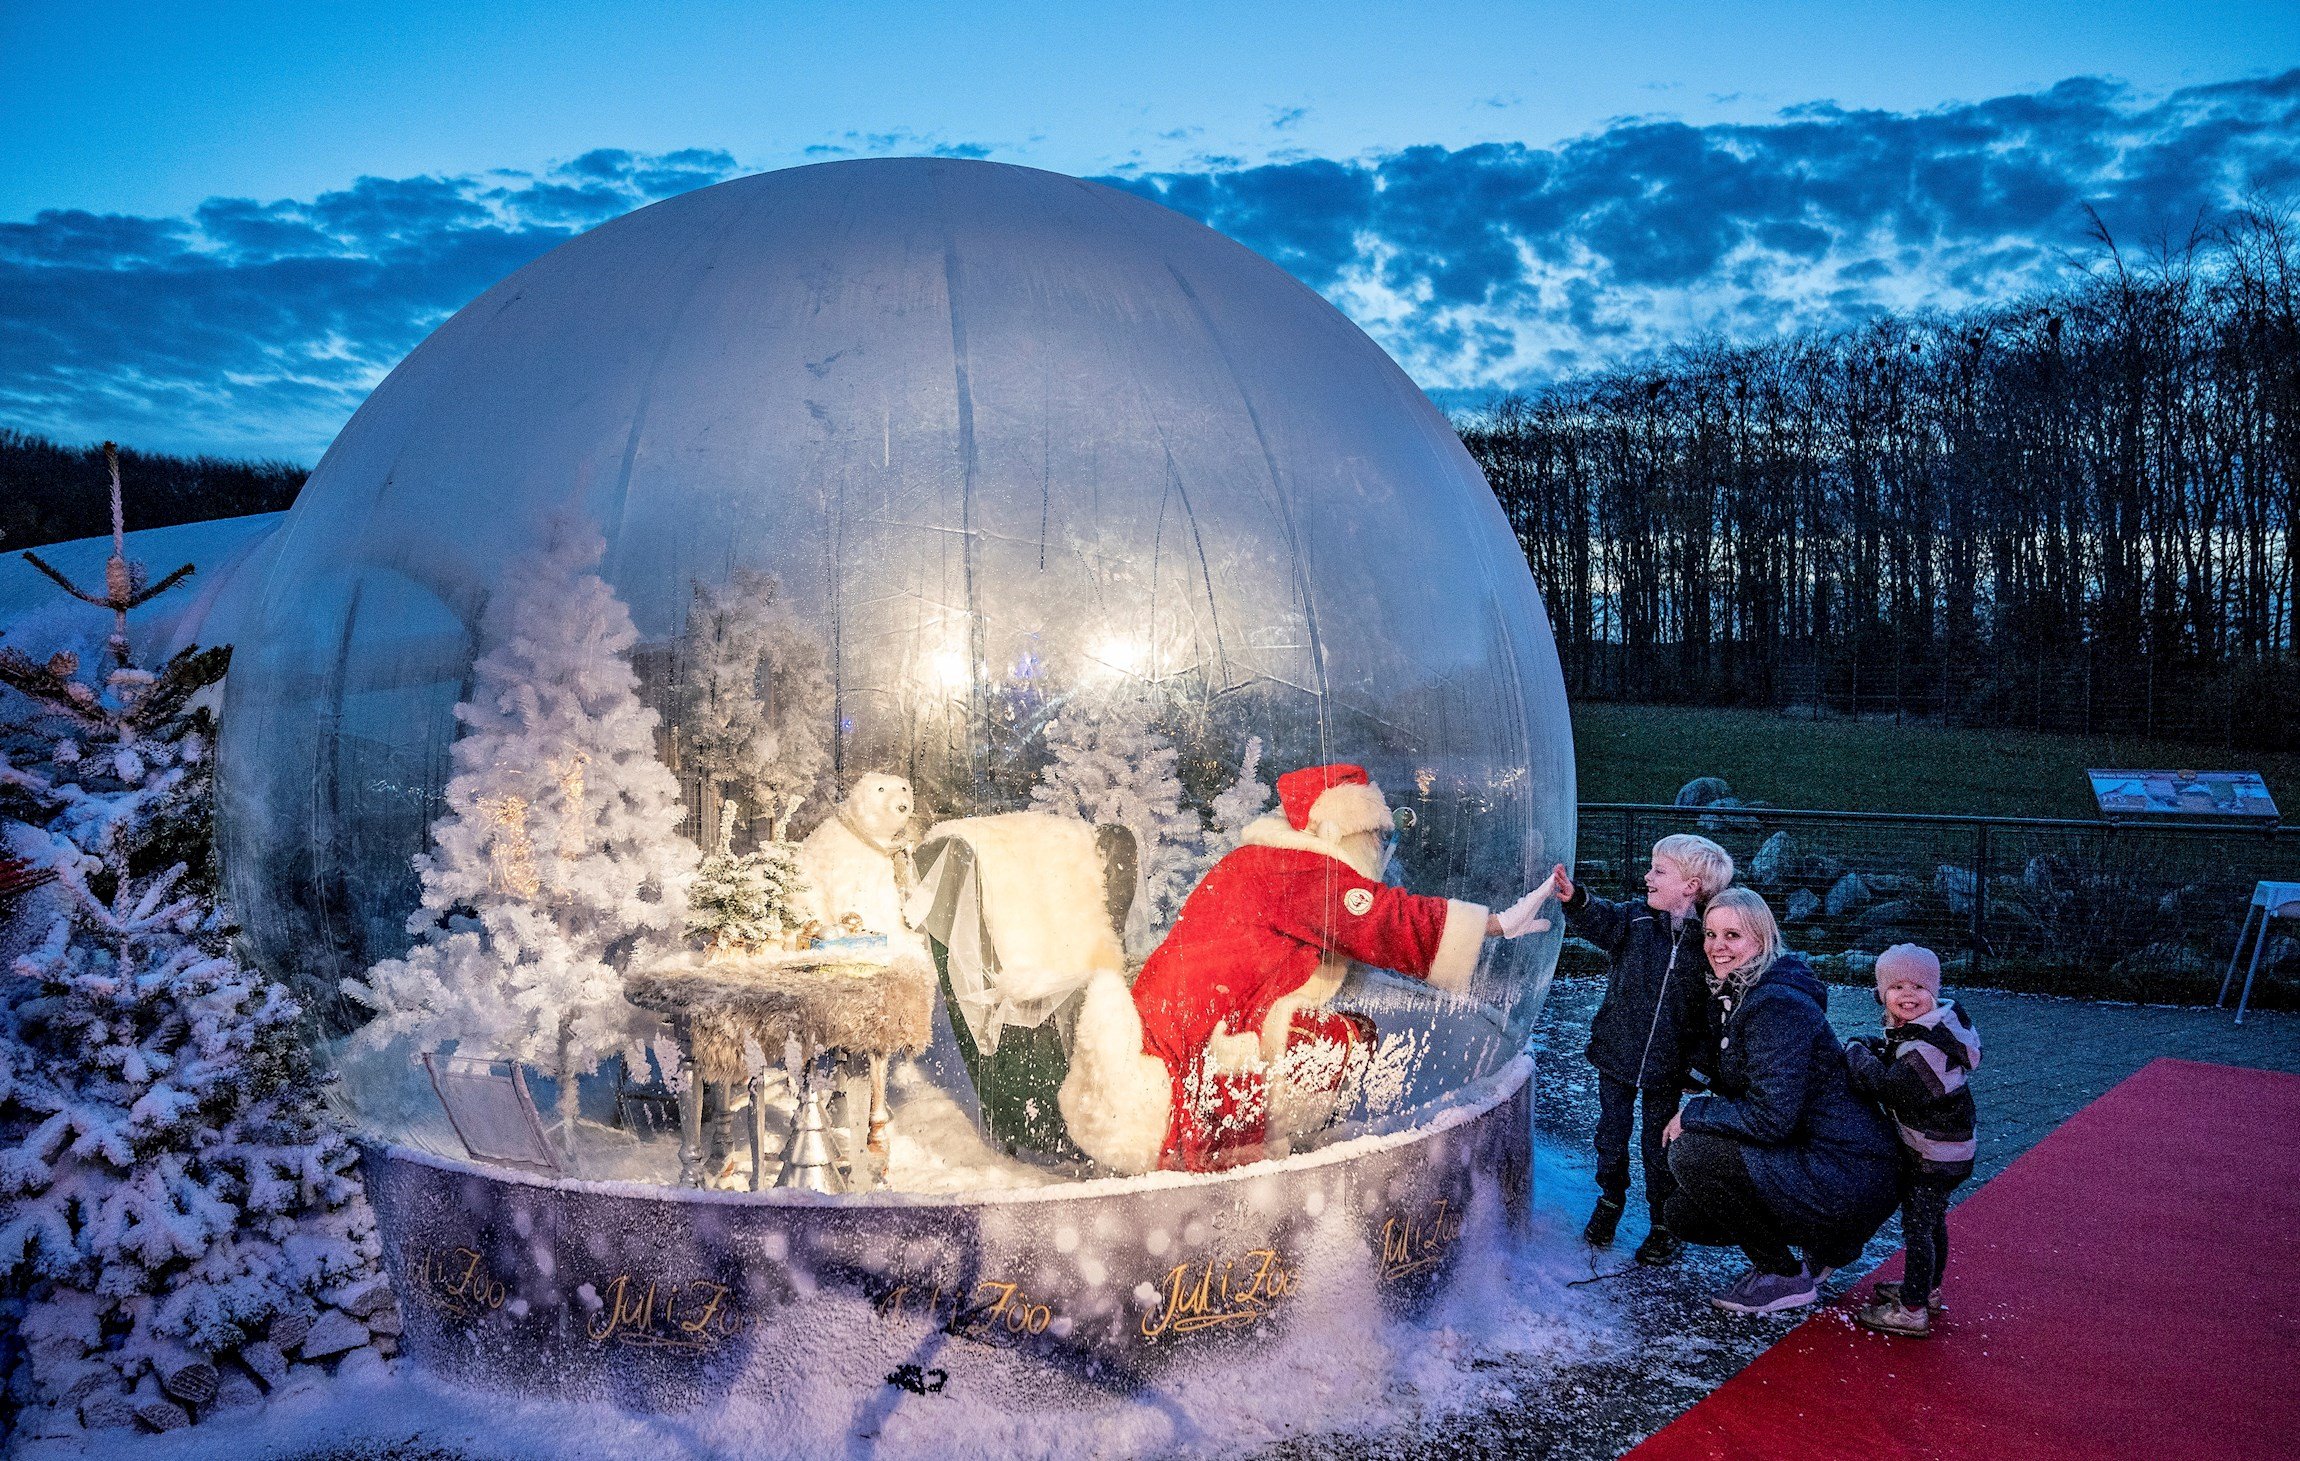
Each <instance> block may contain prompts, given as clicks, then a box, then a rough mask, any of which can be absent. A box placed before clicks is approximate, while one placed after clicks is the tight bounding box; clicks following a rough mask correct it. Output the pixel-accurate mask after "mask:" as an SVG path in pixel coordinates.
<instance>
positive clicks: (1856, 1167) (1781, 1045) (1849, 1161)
mask: <svg viewBox="0 0 2300 1461" xmlns="http://www.w3.org/2000/svg"><path fill="white" fill-rule="evenodd" d="M1828 1001H1829V991H1828V988H1827V986H1825V985H1823V984H1822V983H1821V981H1820V980H1818V979H1815V978H1814V977H1813V973H1812V970H1811V969H1809V968H1808V967H1807V966H1806V964H1805V961H1804V960H1803V959H1801V958H1799V957H1797V956H1796V955H1795V954H1783V955H1782V956H1781V957H1780V958H1779V959H1777V960H1775V961H1774V964H1773V967H1772V968H1770V969H1768V970H1766V971H1765V975H1764V977H1763V978H1761V979H1759V980H1758V981H1757V983H1756V985H1755V986H1754V987H1752V988H1751V989H1750V990H1749V992H1748V993H1747V994H1746V995H1744V996H1743V997H1742V998H1741V1000H1740V1001H1739V1003H1738V1005H1737V1006H1735V1007H1734V1008H1733V1009H1732V1010H1731V1011H1730V1013H1728V1014H1727V1015H1726V1017H1725V1022H1724V1028H1723V1031H1722V1039H1721V1041H1720V1044H1719V1048H1718V1050H1717V1052H1716V1055H1715V1060H1716V1078H1715V1081H1714V1083H1713V1086H1712V1091H1713V1094H1709V1095H1702V1096H1695V1097H1694V1098H1693V1099H1692V1100H1691V1101H1689V1102H1687V1103H1686V1105H1685V1113H1684V1115H1685V1129H1686V1130H1687V1131H1706V1132H1712V1133H1715V1134H1716V1135H1718V1136H1725V1137H1731V1138H1732V1139H1733V1140H1735V1141H1738V1142H1740V1143H1741V1144H1742V1152H1743V1155H1744V1156H1745V1158H1746V1159H1747V1161H1748V1165H1749V1177H1750V1180H1751V1181H1752V1182H1754V1183H1755V1184H1756V1185H1757V1190H1758V1191H1759V1192H1760V1193H1762V1194H1763V1195H1764V1197H1765V1200H1766V1202H1767V1203H1768V1204H1769V1205H1770V1206H1771V1207H1772V1209H1773V1211H1774V1213H1775V1215H1776V1216H1778V1217H1779V1218H1780V1219H1781V1220H1782V1223H1783V1225H1784V1226H1785V1227H1786V1228H1787V1229H1788V1230H1789V1231H1790V1232H1791V1233H1792V1234H1793V1235H1794V1236H1795V1237H1796V1239H1797V1241H1799V1242H1800V1243H1836V1242H1841V1241H1844V1240H1846V1239H1847V1238H1848V1237H1851V1236H1853V1235H1857V1236H1858V1238H1859V1239H1860V1240H1863V1241H1865V1240H1866V1239H1867V1237H1868V1235H1869V1234H1872V1233H1874V1232H1875V1231H1876V1230H1877V1228H1878V1227H1879V1226H1881V1225H1882V1224H1883V1223H1884V1221H1885V1219H1886V1218H1888V1217H1890V1216H1891V1215H1892V1212H1893V1209H1894V1207H1895V1206H1897V1205H1898V1203H1899V1201H1900V1159H1901V1144H1900V1140H1899V1139H1898V1138H1897V1137H1896V1136H1895V1135H1894V1134H1893V1124H1892V1122H1891V1121H1889V1120H1887V1119H1886V1117H1885V1114H1884V1112H1882V1111H1880V1110H1878V1109H1877V1106H1876V1103H1875V1102H1873V1101H1869V1100H1866V1099H1864V1098H1863V1097H1861V1096H1859V1095H1856V1094H1855V1093H1854V1091H1853V1088H1852V1084H1851V1082H1850V1080H1849V1079H1848V1076H1847V1072H1846V1067H1845V1051H1844V1047H1843V1046H1841V1045H1839V1044H1838V1043H1837V1036H1836V1033H1835V1032H1834V1031H1832V1030H1831V1029H1830V1028H1829V1020H1828V1016H1827V1015H1826V1014H1824V1013H1823V1010H1824V1009H1825V1008H1826V1006H1827V1005H1828Z"/></svg>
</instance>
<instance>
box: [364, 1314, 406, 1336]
mask: <svg viewBox="0 0 2300 1461" xmlns="http://www.w3.org/2000/svg"><path fill="white" fill-rule="evenodd" d="M406 1329H407V1324H406V1321H405V1320H403V1319H401V1318H400V1317H399V1310H397V1309H384V1310H382V1311H380V1312H378V1313H377V1314H375V1315H374V1316H373V1317H371V1318H370V1319H369V1320H368V1321H367V1332H368V1333H370V1334H386V1335H389V1336H391V1337H392V1338H393V1339H397V1338H398V1337H399V1336H400V1335H401V1334H403V1333H405V1332H406Z"/></svg>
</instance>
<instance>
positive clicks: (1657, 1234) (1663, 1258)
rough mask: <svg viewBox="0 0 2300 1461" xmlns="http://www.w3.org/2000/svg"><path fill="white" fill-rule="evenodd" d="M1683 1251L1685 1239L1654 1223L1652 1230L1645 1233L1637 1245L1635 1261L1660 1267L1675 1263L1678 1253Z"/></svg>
mask: <svg viewBox="0 0 2300 1461" xmlns="http://www.w3.org/2000/svg"><path fill="white" fill-rule="evenodd" d="M1684 1251H1685V1240H1684V1239H1683V1238H1680V1237H1678V1236H1677V1235H1676V1234H1675V1233H1672V1232H1670V1231H1669V1230H1668V1229H1667V1228H1665V1227H1663V1226H1661V1224H1659V1223H1655V1224H1654V1225H1653V1228H1652V1231H1650V1232H1648V1233H1647V1234H1646V1235H1645V1241H1644V1242H1642V1243H1640V1244H1638V1245H1637V1261H1638V1262H1640V1263H1643V1264H1646V1265H1648V1266H1650V1267H1654V1268H1660V1267H1662V1266H1664V1265H1666V1264H1671V1263H1675V1262H1676V1261H1677V1258H1678V1255H1679V1254H1682V1253H1683V1252H1684Z"/></svg>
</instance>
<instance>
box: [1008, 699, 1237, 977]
mask: <svg viewBox="0 0 2300 1461" xmlns="http://www.w3.org/2000/svg"><path fill="white" fill-rule="evenodd" d="M1158 712H1159V706H1158V701H1157V699H1156V698H1155V697H1154V696H1153V695H1152V694H1151V693H1150V692H1148V691H1147V690H1144V689H1142V688H1140V687H1136V686H1128V687H1125V688H1122V689H1120V690H1118V691H1116V692H1114V693H1111V694H1107V695H1099V696H1094V697H1091V698H1090V697H1088V696H1085V695H1078V696H1073V697H1072V699H1071V700H1070V701H1069V703H1067V704H1065V705H1064V706H1063V707H1062V709H1061V711H1060V712H1059V714H1058V715H1057V716H1056V717H1055V719H1054V721H1053V722H1052V723H1051V724H1049V725H1048V726H1047V729H1046V748H1047V751H1048V753H1049V755H1050V757H1051V759H1050V760H1049V761H1048V762H1047V765H1046V769H1045V770H1043V771H1042V772H1040V773H1039V777H1038V783H1037V785H1035V786H1033V787H1032V788H1031V789H1030V799H1031V801H1032V802H1033V803H1035V804H1036V805H1038V806H1040V807H1043V808H1045V809H1046V810H1047V811H1050V812H1054V813H1056V814H1058V815H1061V816H1066V817H1078V818H1081V819H1083V820H1085V821H1088V822H1092V823H1095V824H1097V825H1101V824H1116V825H1119V826H1123V827H1126V828H1128V829H1129V830H1131V831H1132V832H1133V833H1134V842H1135V848H1136V851H1137V855H1138V858H1139V863H1140V867H1141V876H1142V883H1141V900H1142V909H1141V911H1142V913H1143V914H1144V915H1145V918H1146V920H1147V925H1148V928H1149V930H1151V931H1160V930H1163V929H1165V928H1166V927H1167V926H1168V925H1169V924H1171V923H1172V922H1173V919H1174V913H1175V911H1176V910H1177V909H1178V908H1180V907H1181V904H1182V899H1183V898H1184V897H1186V896H1188V894H1189V892H1190V886H1191V882H1192V878H1193V876H1194V873H1195V871H1196V860H1197V857H1198V851H1199V844H1200V838H1201V837H1202V836H1203V829H1202V827H1201V826H1200V823H1199V820H1198V817H1197V814H1196V813H1194V812H1191V811H1189V810H1187V809H1186V808H1184V807H1183V805H1182V781H1181V778H1180V777H1179V776H1177V775H1176V774H1175V769H1174V768H1175V764H1176V762H1177V760H1178V759H1179V758H1178V755H1177V753H1176V752H1175V749H1174V744H1173V742H1172V741H1170V740H1168V739H1167V738H1166V737H1165V735H1164V734H1162V733H1161V732H1160V731H1159V729H1158Z"/></svg>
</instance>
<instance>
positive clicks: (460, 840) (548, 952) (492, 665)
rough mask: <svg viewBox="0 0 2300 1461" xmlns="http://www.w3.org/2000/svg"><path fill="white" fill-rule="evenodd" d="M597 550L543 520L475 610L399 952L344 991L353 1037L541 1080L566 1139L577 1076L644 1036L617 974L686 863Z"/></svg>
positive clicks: (650, 943) (672, 796)
mask: <svg viewBox="0 0 2300 1461" xmlns="http://www.w3.org/2000/svg"><path fill="white" fill-rule="evenodd" d="M605 551H606V545H605V544H604V542H602V540H601V539H600V537H599V534H598V533H597V531H596V530H594V529H592V528H590V527H589V526H588V525H577V524H571V523H566V522H562V523H559V524H556V525H554V529H553V535H552V540H551V542H550V545H549V546H548V547H547V548H546V549H545V550H544V551H543V552H542V553H540V554H539V555H537V556H536V557H534V558H532V559H530V560H529V561H527V562H525V563H523V564H520V565H518V566H517V567H516V568H515V569H514V570H513V571H512V572H511V573H510V575H509V576H508V578H507V580H506V582H505V583H504V585H503V586H502V588H501V589H500V590H499V591H498V592H497V594H496V596H495V598H494V600H493V601H492V602H491V603H490V604H489V606H488V609H487V612H486V615H485V617H484V619H483V622H482V625H481V633H480V637H481V642H482V644H483V646H484V648H483V652H482V653H481V655H480V658H479V661H478V663H477V665H476V666H475V667H474V671H475V673H474V681H473V687H472V694H471V698H470V699H469V700H467V701H465V702H464V703H463V704H461V705H458V706H456V707H455V715H456V718H457V719H458V720H460V721H462V722H463V725H464V733H463V735H462V737H461V738H460V739H459V740H457V741H456V743H455V748H454V751H453V764H454V770H455V774H454V776H453V777H452V778H451V779H450V780H449V781H448V784H447V792H446V801H447V806H448V811H447V814H446V815H445V816H443V817H442V818H440V820H439V821H438V822H437V823H435V824H434V825H433V827H432V841H433V848H432V851H430V852H429V853H426V854H424V855H422V856H420V857H418V858H417V859H416V866H417V870H418V871H419V872H420V873H421V875H422V881H423V905H422V907H421V908H419V909H418V910H417V911H416V913H415V914H414V915H413V916H412V917H411V918H410V919H409V923H408V926H409V929H410V931H412V932H413V933H414V934H415V935H416V943H415V946H414V947H413V948H412V949H410V950H409V951H408V953H407V955H406V957H405V958H401V959H387V960H385V961H383V962H382V963H379V964H377V965H376V966H375V968H374V969H372V970H370V971H369V975H368V978H367V979H366V980H365V981H359V980H346V981H345V983H344V989H345V992H346V993H347V994H349V995H350V996H351V997H352V998H353V999H355V1000H358V1001H360V1002H361V1003H364V1004H366V1005H368V1006H370V1007H372V1008H373V1009H375V1010H376V1011H377V1014H378V1018H377V1019H376V1020H375V1021H374V1022H372V1023H371V1024H370V1025H369V1026H367V1028H366V1029H365V1030H364V1031H363V1032H362V1034H361V1038H362V1039H363V1040H366V1041H369V1042H378V1041H381V1040H385V1039H389V1038H391V1037H394V1036H401V1035H404V1036H407V1037H409V1038H411V1039H413V1040H414V1041H415V1042H416V1043H417V1044H419V1045H423V1046H436V1045H438V1044H440V1043H441V1042H444V1041H448V1040H453V1041H457V1042H458V1045H459V1049H461V1050H462V1051H464V1052H466V1053H476V1052H480V1051H485V1052H489V1053H492V1054H495V1055H497V1056H501V1057H505V1058H509V1059H513V1060H519V1061H524V1062H528V1063H531V1064H535V1065H539V1066H541V1067H543V1068H545V1069H549V1070H551V1071H553V1072H554V1073H555V1074H556V1075H557V1076H558V1077H559V1114H560V1118H561V1121H562V1124H563V1125H567V1126H571V1125H572V1123H573V1121H574V1116H575V1078H576V1077H577V1076H578V1075H580V1074H583V1073H585V1072H588V1071H590V1070H593V1069H595V1068H596V1067H597V1066H598V1064H599V1062H600V1060H602V1059H603V1058H605V1057H606V1056H608V1055H611V1054H615V1053H618V1052H621V1051H624V1050H635V1049H636V1047H637V1043H638V1041H639V1039H640V1037H641V1036H642V1034H643V1033H644V1032H645V1031H646V1030H647V1029H649V1028H651V1026H652V1023H653V1022H652V1021H651V1020H648V1019H646V1018H645V1017H642V1016H640V1015H639V1014H638V1012H637V1011H636V1010H634V1009H633V1008H632V1007H631V1006H630V1004H629V1003H628V1002H627V1001H626V1000H625V999H624V998H623V983H622V972H623V971H624V970H625V969H627V968H630V967H632V966H634V965H636V964H643V963H645V962H648V961H650V960H653V959H657V958H660V957H663V956H665V955H667V954H668V953H669V952H671V951H672V950H673V949H674V948H676V947H677V945H678V943H679V941H680V938H681V935H682V934H683V932H684V930H685V927H686V918H687V897H688V885H689V883H690V882H691V881H692V879H693V877H694V873H695V863H696V852H695V847H694V844H693V843H691V842H689V841H687V840H686V838H685V837H683V836H681V835H680V832H679V825H680V822H681V819H682V813H681V810H680V806H679V788H678V783H677V781H676V780H675V779H674V778H673V777H672V775H671V773H670V771H669V770H667V769H666V768H665V767H664V766H663V765H662V763H661V762H659V761H658V760H656V758H655V743H654V730H655V722H656V716H655V712H653V711H652V710H649V709H647V708H646V707H644V706H643V705H641V704H640V703H639V686H638V678H637V676H636V675H635V674H634V673H633V672H632V669H631V665H630V662H629V659H628V655H629V653H630V651H631V648H632V646H633V645H635V644H636V643H637V642H638V631H637V630H636V629H635V628H634V627H633V626H632V623H631V615H630V611H629V610H628V609H626V608H625V607H624V605H623V603H622V601H621V600H620V599H618V598H617V597H616V596H615V593H614V591H613V590H612V589H610V588H609V587H608V586H607V583H606V581H605V580H604V579H602V578H600V577H599V575H598V573H597V572H596V571H595V570H596V568H597V565H598V563H599V560H600V558H601V556H602V555H603V554H604V553H605Z"/></svg>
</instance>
